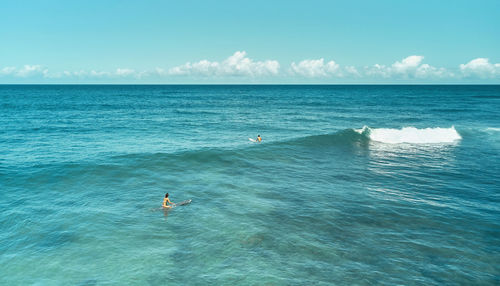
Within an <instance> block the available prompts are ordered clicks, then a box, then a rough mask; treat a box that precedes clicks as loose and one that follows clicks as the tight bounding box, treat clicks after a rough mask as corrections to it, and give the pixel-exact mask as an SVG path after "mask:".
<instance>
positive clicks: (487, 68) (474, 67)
mask: <svg viewBox="0 0 500 286" xmlns="http://www.w3.org/2000/svg"><path fill="white" fill-rule="evenodd" d="M460 71H461V72H462V73H463V75H464V76H466V77H471V76H477V77H480V78H494V77H497V76H500V63H497V64H492V63H490V61H489V59H487V58H477V59H473V60H471V61H470V62H468V63H466V64H461V65H460Z"/></svg>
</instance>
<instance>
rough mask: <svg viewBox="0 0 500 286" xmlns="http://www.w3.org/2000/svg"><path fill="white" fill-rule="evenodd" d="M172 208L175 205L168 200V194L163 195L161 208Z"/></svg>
mask: <svg viewBox="0 0 500 286" xmlns="http://www.w3.org/2000/svg"><path fill="white" fill-rule="evenodd" d="M167 203H168V204H167ZM172 206H175V203H173V202H171V201H170V199H169V198H168V193H166V194H165V198H164V199H163V205H162V207H164V208H171V207H172Z"/></svg>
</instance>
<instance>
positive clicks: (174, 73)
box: [0, 51, 500, 81]
mask: <svg viewBox="0 0 500 286" xmlns="http://www.w3.org/2000/svg"><path fill="white" fill-rule="evenodd" d="M0 78H7V79H9V78H11V79H15V78H18V79H21V80H28V79H53V80H55V79H61V80H64V79H66V80H76V81H85V80H135V81H140V80H148V79H156V80H162V79H164V80H167V79H170V80H173V81H174V80H175V79H176V78H195V79H197V78H199V79H214V80H224V79H231V78H236V79H249V80H252V79H266V80H272V79H273V78H274V79H276V80H279V79H283V78H285V79H288V80H292V81H294V80H297V81H300V80H301V79H303V80H312V79H318V80H322V81H325V80H328V79H335V78H342V79H345V80H350V79H352V80H360V81H363V80H366V81H376V80H381V81H390V80H395V81H398V80H404V81H412V80H415V81H422V80H427V81H440V80H454V81H459V80H471V79H476V80H481V79H482V80H490V81H491V80H500V63H490V61H489V59H487V58H476V59H472V60H470V61H469V62H467V63H465V64H460V65H458V66H457V67H456V68H451V69H446V68H443V67H435V66H432V65H430V64H427V63H424V56H421V55H411V56H408V57H406V58H403V59H401V60H397V61H395V62H393V63H392V64H389V65H385V64H375V65H372V66H362V67H355V66H351V65H345V66H343V65H340V64H339V63H337V62H335V61H334V60H328V61H326V60H325V59H324V58H319V59H305V60H301V61H298V62H295V61H293V62H292V63H291V64H290V65H289V67H288V68H287V69H286V70H285V71H284V72H281V71H280V63H279V62H278V61H276V60H264V61H258V60H253V59H251V58H249V57H248V56H247V54H246V52H245V51H237V52H235V53H234V54H233V55H231V56H229V57H228V58H226V59H224V60H222V61H210V60H201V61H198V62H187V63H185V64H183V65H179V66H174V67H171V68H163V67H156V68H154V69H151V70H144V71H137V70H135V69H132V68H116V69H115V70H112V71H103V70H77V71H56V72H52V71H49V69H48V68H46V67H43V66H41V65H24V66H22V67H20V68H18V67H13V66H8V67H0Z"/></svg>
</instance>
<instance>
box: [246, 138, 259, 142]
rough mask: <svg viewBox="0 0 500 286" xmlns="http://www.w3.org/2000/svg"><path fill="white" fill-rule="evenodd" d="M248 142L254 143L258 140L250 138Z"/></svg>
mask: <svg viewBox="0 0 500 286" xmlns="http://www.w3.org/2000/svg"><path fill="white" fill-rule="evenodd" d="M248 140H250V141H252V142H257V140H255V139H252V138H248Z"/></svg>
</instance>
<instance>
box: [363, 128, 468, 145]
mask: <svg viewBox="0 0 500 286" xmlns="http://www.w3.org/2000/svg"><path fill="white" fill-rule="evenodd" d="M354 131H356V132H357V133H359V134H361V135H364V136H366V137H368V138H369V139H370V140H372V141H377V142H382V143H389V144H399V143H413V144H432V143H452V142H455V141H457V140H460V139H462V137H461V136H460V134H458V132H457V130H456V129H455V127H454V126H452V127H450V128H440V127H436V128H423V129H418V128H415V127H403V128H401V129H392V128H370V127H368V126H364V127H363V128H361V129H354Z"/></svg>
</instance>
